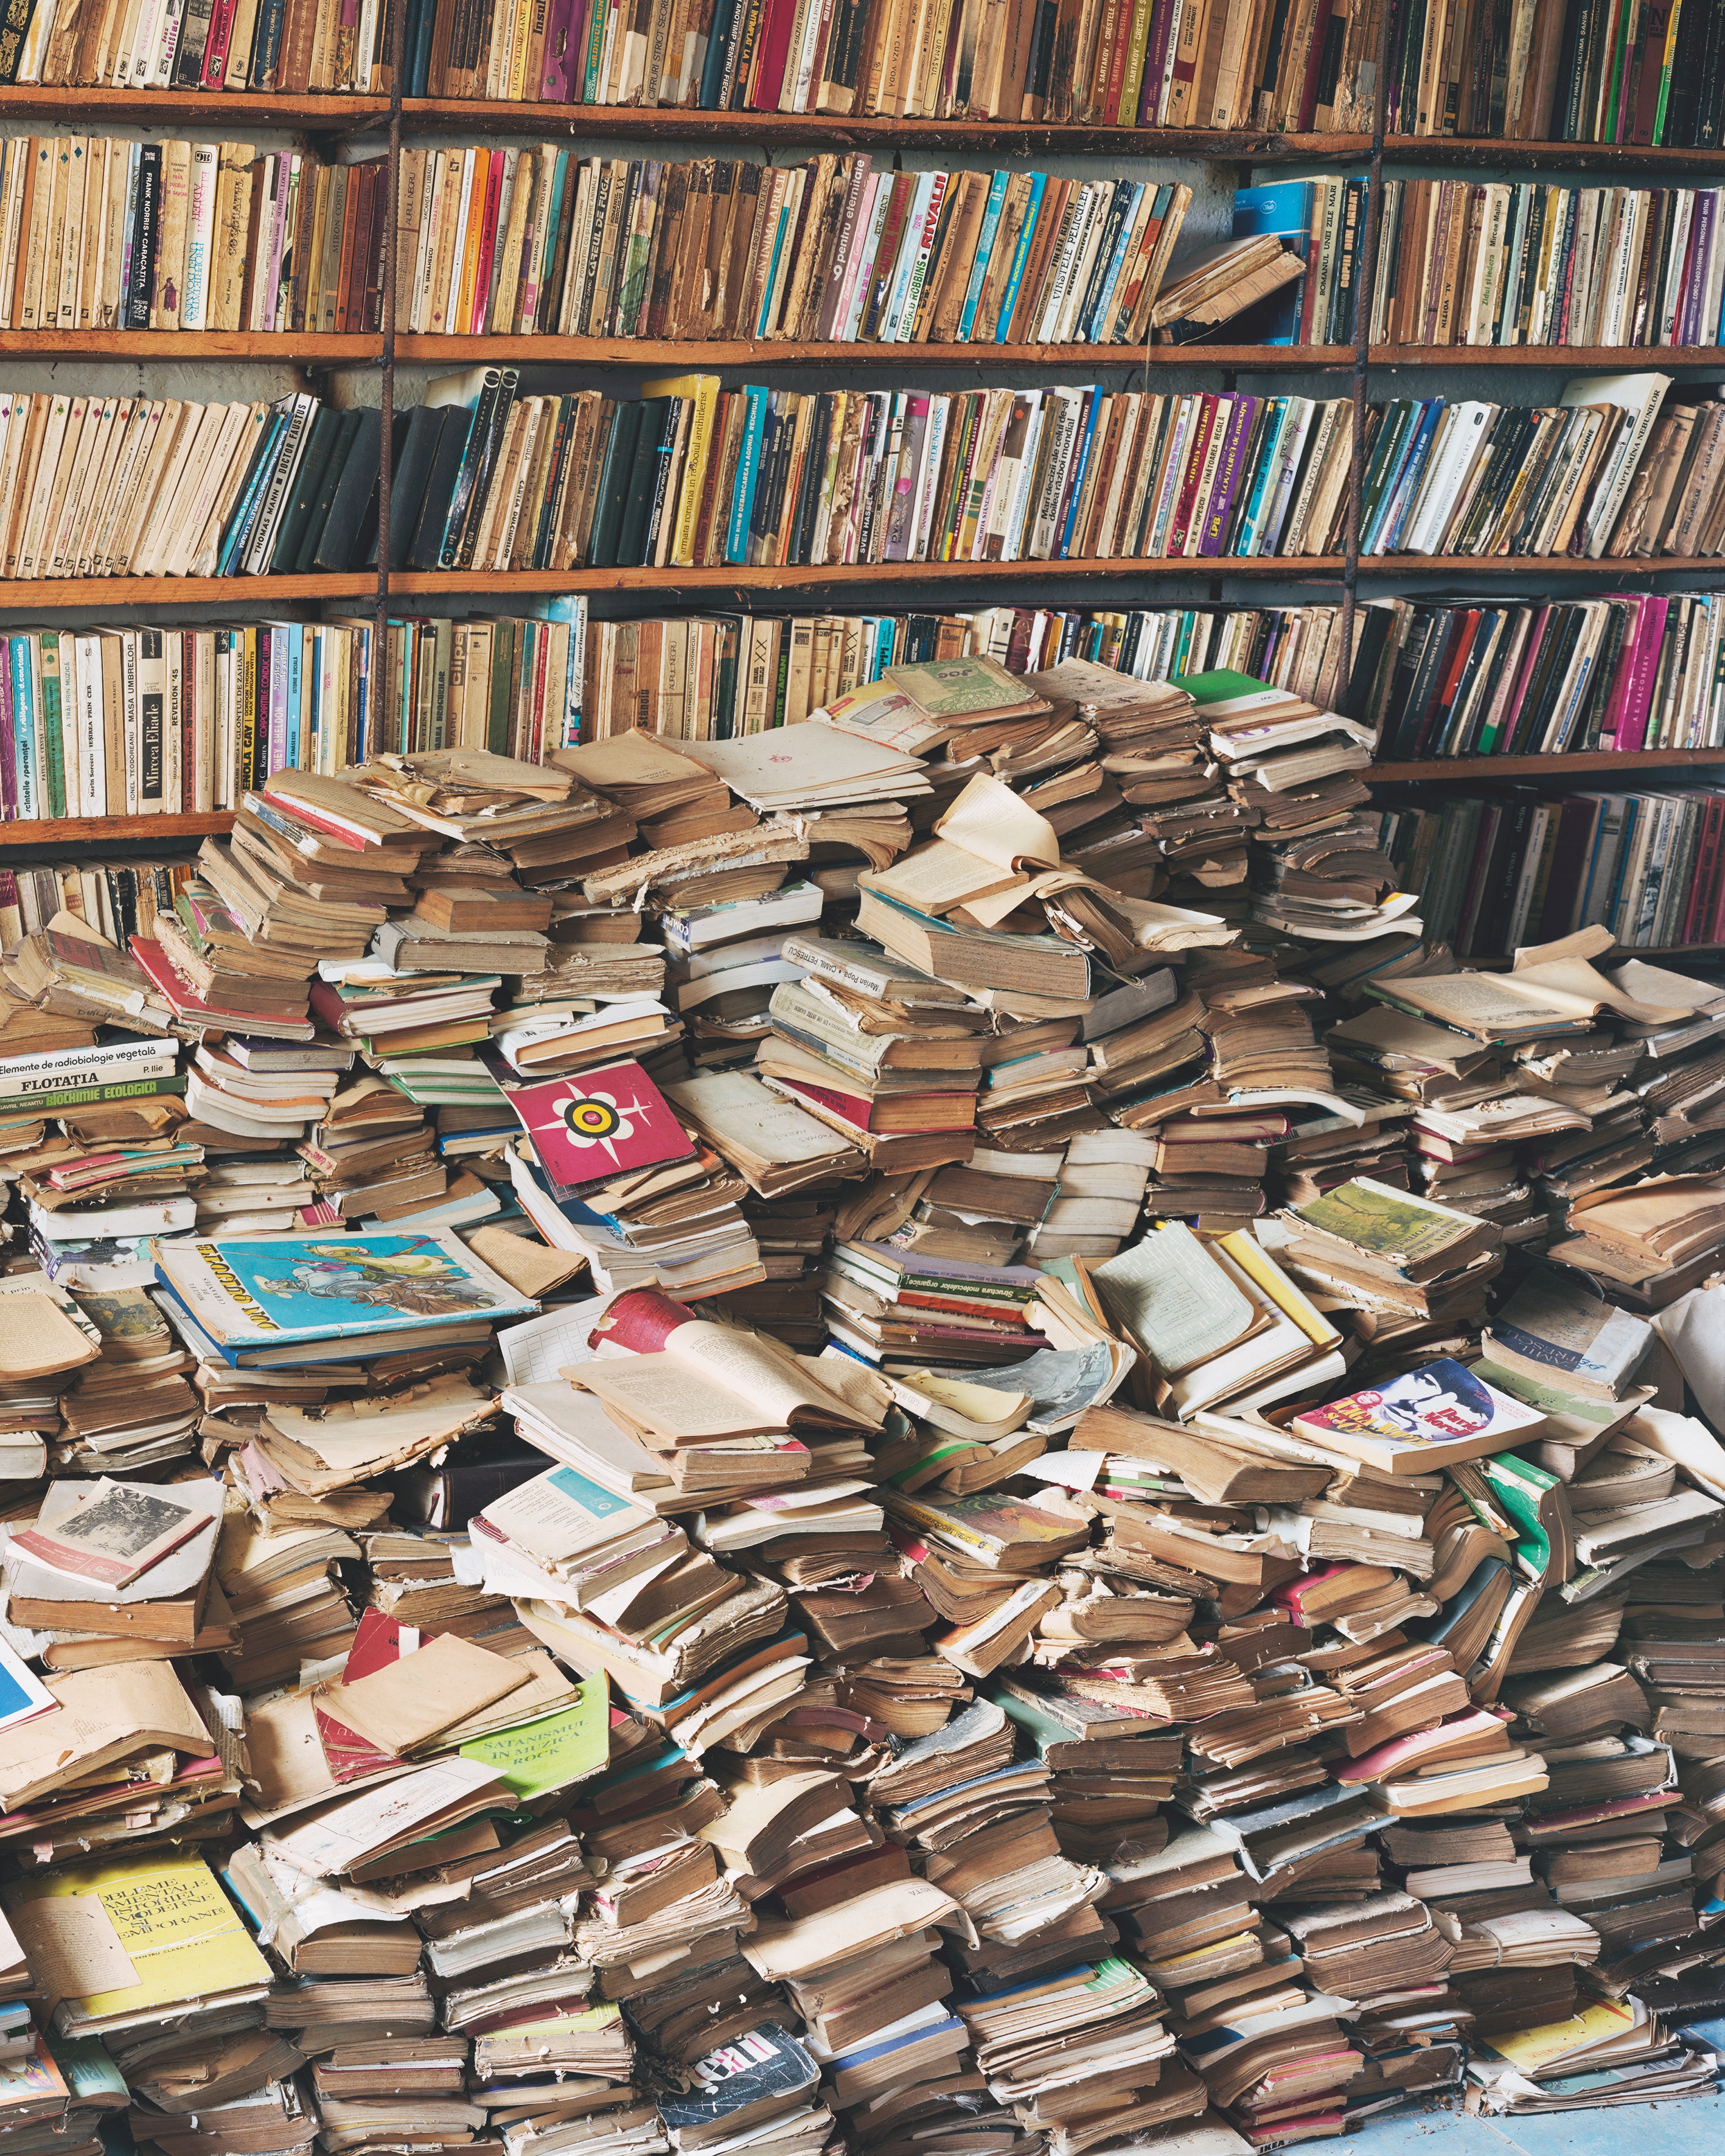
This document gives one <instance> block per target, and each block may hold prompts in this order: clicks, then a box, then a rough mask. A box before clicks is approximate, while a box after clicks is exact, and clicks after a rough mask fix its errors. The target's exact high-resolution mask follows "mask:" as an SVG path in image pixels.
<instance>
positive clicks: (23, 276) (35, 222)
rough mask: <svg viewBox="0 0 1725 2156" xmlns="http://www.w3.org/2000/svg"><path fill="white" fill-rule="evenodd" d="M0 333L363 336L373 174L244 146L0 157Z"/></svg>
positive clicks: (67, 150) (380, 178) (100, 145)
mask: <svg viewBox="0 0 1725 2156" xmlns="http://www.w3.org/2000/svg"><path fill="white" fill-rule="evenodd" d="M0 158H3V165H0V328H6V329H14V330H80V329H81V330H102V331H108V330H131V331H138V330H176V331H185V330H290V329H292V330H312V331H324V332H331V331H367V330H376V329H377V327H378V326H379V325H380V323H381V321H382V308H381V303H380V295H379V283H378V280H379V276H380V275H381V268H382V245H383V231H382V220H383V218H384V217H385V216H386V215H387V214H388V171H387V169H386V167H385V165H384V163H383V161H382V159H381V158H372V159H371V160H370V161H369V162H364V163H359V164H352V165H329V164H324V163H322V162H320V161H319V160H318V159H317V158H316V157H311V156H310V155H301V154H299V153H296V152H292V151H281V152H279V153H275V152H272V153H270V154H269V155H267V156H264V157H257V156H255V155H254V150H253V146H252V145H251V144H250V143H249V142H192V141H177V140H169V141H156V142H137V141H128V140H126V138H125V137H124V136H110V135H14V136H10V137H9V138H7V139H5V140H4V141H0Z"/></svg>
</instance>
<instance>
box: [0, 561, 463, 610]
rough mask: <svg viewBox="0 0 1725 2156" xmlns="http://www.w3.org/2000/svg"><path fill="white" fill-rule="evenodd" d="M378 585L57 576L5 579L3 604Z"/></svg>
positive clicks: (237, 595)
mask: <svg viewBox="0 0 1725 2156" xmlns="http://www.w3.org/2000/svg"><path fill="white" fill-rule="evenodd" d="M452 588H454V587H453V586H452ZM376 590H377V577H376V576H375V574H374V573H373V572H372V571H371V570H369V569H365V570H355V571H352V572H350V573H348V574H347V575H344V576H327V577H43V578H41V579H40V580H39V581H30V582H20V581H18V580H17V579H13V580H9V581H0V608H31V609H35V608H49V607H54V608H59V607H100V608H113V607H125V608H131V607H138V606H193V605H209V606H232V605H233V604H234V602H235V601H236V600H239V599H257V600H259V601H266V600H267V601H269V602H270V603H274V604H280V603H285V602H288V601H291V600H296V599H365V598H370V597H371V596H372V594H373V593H375V592H376Z"/></svg>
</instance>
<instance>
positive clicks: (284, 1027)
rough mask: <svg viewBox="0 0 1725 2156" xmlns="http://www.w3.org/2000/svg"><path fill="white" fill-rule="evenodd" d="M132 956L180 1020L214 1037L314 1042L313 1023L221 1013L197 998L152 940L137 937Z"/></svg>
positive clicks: (272, 1015) (274, 1016) (258, 1014)
mask: <svg viewBox="0 0 1725 2156" xmlns="http://www.w3.org/2000/svg"><path fill="white" fill-rule="evenodd" d="M131 949H132V956H133V957H135V958H136V960H137V962H138V963H139V964H140V965H141V967H142V968H143V969H144V971H145V972H146V973H147V974H148V975H149V976H150V978H151V980H152V981H153V982H154V983H156V985H157V988H159V989H160V990H161V991H162V994H163V996H164V997H165V998H167V1001H168V1002H169V1003H170V1004H172V1006H173V1009H174V1011H175V1013H176V1014H177V1016H178V1017H180V1018H189V1019H196V1020H198V1023H199V1024H203V1025H206V1026H208V1028H209V1029H210V1030H211V1031H212V1032H213V1033H241V1034H254V1035H255V1036H257V1037H258V1038H259V1039H267V1040H311V1039H315V1038H316V1034H317V1028H316V1026H315V1025H313V1024H312V1023H311V1019H290V1018H283V1017H281V1016H280V1015H278V1014H275V1013H269V1014H265V1013H263V1012H260V1011H236V1010H219V1009H217V1008H216V1007H215V1006H214V1005H213V1004H207V1003H204V1002H203V1001H201V1000H200V999H199V998H198V997H197V996H196V995H194V994H193V992H192V990H191V989H190V988H187V985H186V983H184V981H182V979H181V978H180V977H179V975H178V974H177V973H176V972H175V971H174V969H173V968H172V966H171V965H170V964H169V963H168V962H167V952H165V951H164V950H163V949H162V946H161V945H160V944H159V943H157V942H155V941H154V939H153V938H152V937H148V936H134V937H132V939H131Z"/></svg>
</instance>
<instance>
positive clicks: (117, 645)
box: [0, 599, 587, 822]
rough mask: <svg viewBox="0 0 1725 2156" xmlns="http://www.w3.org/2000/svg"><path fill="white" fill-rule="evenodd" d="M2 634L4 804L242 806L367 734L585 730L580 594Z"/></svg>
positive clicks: (366, 746)
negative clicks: (534, 608) (527, 605)
mask: <svg viewBox="0 0 1725 2156" xmlns="http://www.w3.org/2000/svg"><path fill="white" fill-rule="evenodd" d="M375 645H376V631H375V626H374V624H372V622H370V621H364V620H358V621H321V622H299V621H257V622H235V623H226V624H221V625H219V626H216V627H212V628H197V629H182V628H178V627H175V628H170V629H158V628H148V627H126V628H113V629H109V628H101V629H76V630H74V629H15V630H13V631H11V632H10V633H9V634H0V712H3V713H4V714H5V716H6V717H7V718H8V721H9V724H8V726H7V728H6V740H5V745H4V747H3V748H0V812H3V817H4V819H5V820H7V821H13V820H17V821H21V822H34V821H40V820H45V819H57V818H59V817H64V816H119V815H126V816H149V815H157V814H162V815H177V814H187V813H189V814H199V813H203V812H208V811H212V810H218V809H229V808H237V807H238V806H239V802H240V799H241V798H242V797H243V796H244V794H246V793H248V792H249V791H250V790H252V789H254V788H258V787H259V786H261V785H262V783H263V781H264V778H265V777H266V776H267V775H268V774H269V773H270V772H272V771H277V770H289V771H307V772H323V773H334V772H338V771H341V770H342V769H343V768H344V767H346V766H347V764H349V763H352V762H362V761H363V760H364V758H365V757H366V756H367V754H369V753H371V752H373V751H378V752H382V751H388V750H397V749H401V748H403V747H406V748H408V749H409V750H417V749H423V748H443V747H470V748H480V749H490V750H493V751H495V752H496V753H497V754H499V755H502V756H512V757H519V758H521V759H522V760H524V761H526V762H534V763H539V762H544V761H545V759H546V758H547V757H549V756H550V755H551V754H552V752H553V751H555V750H557V749H560V748H562V747H565V746H566V745H567V744H570V743H572V742H575V741H576V740H577V739H578V736H579V729H580V711H581V699H582V680H583V669H584V666H585V663H586V654H587V632H586V613H585V608H584V604H583V602H581V601H579V600H576V599H554V600H549V601H547V603H546V605H545V608H544V611H543V613H540V614H532V615H505V616H501V617H495V618H493V617H486V618H485V619H475V620H472V621H452V620H450V619H448V618H446V617H438V618H418V617H415V618H412V619H404V620H393V621H392V622H391V623H390V624H389V636H388V649H387V651H386V653H385V655H384V660H383V664H382V666H381V667H379V666H377V665H375V664H374V663H373V660H374V652H375Z"/></svg>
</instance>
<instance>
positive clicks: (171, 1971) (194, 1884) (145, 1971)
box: [6, 1855, 270, 2036]
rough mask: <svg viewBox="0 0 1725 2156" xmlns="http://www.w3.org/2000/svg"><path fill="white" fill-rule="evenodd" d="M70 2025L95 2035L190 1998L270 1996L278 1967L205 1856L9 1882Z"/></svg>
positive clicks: (35, 1962) (28, 1949)
mask: <svg viewBox="0 0 1725 2156" xmlns="http://www.w3.org/2000/svg"><path fill="white" fill-rule="evenodd" d="M6 1906H7V1912H8V1916H9V1917H10V1918H11V1920H12V1922H13V1927H14V1928H15V1929H16V1931H17V1933H18V1938H19V1941H20V1943H21V1944H22V1945H23V1948H24V1951H25V1953H26V1954H27V1955H28V1958H29V1962H30V1966H31V1968H32V1969H33V1971H34V1972H35V1974H36V1977H37V1979H38V1981H39V1983H40V1984H42V1985H43V1986H44V1988H45V1989H47V1990H48V1991H49V1994H51V1995H52V1996H53V1997H54V1999H56V2000H57V2004H56V2005H55V2006H54V2017H53V2019H54V2029H55V2030H57V2031H58V2032H59V2034H60V2035H66V2036H80V2035H99V2034H102V2033H105V2031H107V2030H110V2029H126V2028H131V2027H133V2026H135V2025H137V2024H139V2023H141V2022H149V2021H154V2020H161V2019H162V2016H163V2015H164V2014H165V2013H167V2012H171V2011H172V2012H177V2011H179V2010H182V2009H184V2008H187V2007H189V2006H204V2007H213V2006H231V2005H240V2004H243V2003H245V2002H248V2001H250V2000H252V1999H261V1998H262V1997H263V1996H264V1994H265V1993H266V1992H267V1990H268V1989H269V1988H270V1965H269V1963H267V1962H266V1961H265V1960H264V1957H263V1955H262V1954H261V1953H259V1951H258V1949H257V1948H256V1946H254V1943H252V1938H251V1935H250V1933H248V1931H247V1930H246V1928H245V1926H244V1924H243V1923H242V1922H240V1919H239V1912H237V1911H236V1910H235V1908H234V1905H233V1903H232V1902H230V1901H228V1897H227V1896H226V1895H225V1894H223V1892H222V1890H221V1888H220V1887H219V1886H218V1885H217V1884H216V1881H215V1876H214V1874H213V1872H212V1871H211V1870H210V1868H209V1866H208V1865H207V1864H206V1863H205V1862H204V1861H203V1858H202V1857H198V1856H161V1855H157V1856H134V1857H131V1858H127V1859H126V1860H124V1861H121V1862H118V1863H114V1864H82V1865H73V1866H68V1867H67V1868H66V1869H65V1870H64V1871H52V1872H49V1873H48V1874H46V1875H45V1876H43V1877H41V1878H38V1879H26V1880H21V1881H18V1883H17V1884H16V1885H14V1886H11V1887H8V1889H7V1892H6Z"/></svg>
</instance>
